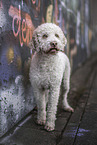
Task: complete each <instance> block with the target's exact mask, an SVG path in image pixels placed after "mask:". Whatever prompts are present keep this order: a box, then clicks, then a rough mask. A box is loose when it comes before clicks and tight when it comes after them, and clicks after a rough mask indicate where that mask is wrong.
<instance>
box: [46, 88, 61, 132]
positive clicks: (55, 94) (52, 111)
mask: <svg viewBox="0 0 97 145" xmlns="http://www.w3.org/2000/svg"><path fill="white" fill-rule="evenodd" d="M59 90H60V87H56V88H53V89H52V90H50V93H49V96H48V108H47V120H46V125H45V129H46V130H47V131H53V130H54V128H55V120H56V111H57V105H58V99H59Z"/></svg>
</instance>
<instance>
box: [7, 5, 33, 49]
mask: <svg viewBox="0 0 97 145" xmlns="http://www.w3.org/2000/svg"><path fill="white" fill-rule="evenodd" d="M9 15H10V16H11V17H12V18H13V21H12V29H13V34H14V36H15V37H17V36H19V41H20V45H21V47H22V46H23V43H25V44H26V45H28V43H29V41H30V40H31V38H32V33H33V30H34V26H33V24H32V20H31V17H30V15H29V14H27V13H24V12H22V16H23V18H24V19H23V20H22V19H21V7H20V5H19V9H17V8H16V7H13V6H10V9H9Z"/></svg>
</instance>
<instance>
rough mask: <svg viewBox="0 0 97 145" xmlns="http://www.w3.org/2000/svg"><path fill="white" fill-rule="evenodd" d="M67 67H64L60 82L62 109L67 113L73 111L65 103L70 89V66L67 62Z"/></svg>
mask: <svg viewBox="0 0 97 145" xmlns="http://www.w3.org/2000/svg"><path fill="white" fill-rule="evenodd" d="M67 64H68V65H66V67H65V71H64V75H63V81H62V92H61V94H62V99H63V100H62V106H63V109H64V110H66V111H69V112H74V109H73V108H72V107H71V106H70V105H69V103H68V101H67V95H68V92H69V89H70V64H69V62H67Z"/></svg>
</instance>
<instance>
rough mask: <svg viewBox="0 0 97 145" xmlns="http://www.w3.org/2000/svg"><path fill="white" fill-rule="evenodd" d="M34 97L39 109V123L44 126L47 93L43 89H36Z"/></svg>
mask: <svg viewBox="0 0 97 145" xmlns="http://www.w3.org/2000/svg"><path fill="white" fill-rule="evenodd" d="M34 96H35V99H36V104H37V108H38V113H37V123H38V124H40V125H44V124H45V122H46V101H45V92H44V91H43V90H41V89H34Z"/></svg>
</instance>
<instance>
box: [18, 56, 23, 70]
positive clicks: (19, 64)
mask: <svg viewBox="0 0 97 145" xmlns="http://www.w3.org/2000/svg"><path fill="white" fill-rule="evenodd" d="M21 66H22V61H21V57H20V56H18V57H17V68H18V70H20V69H21Z"/></svg>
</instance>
